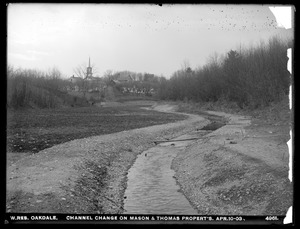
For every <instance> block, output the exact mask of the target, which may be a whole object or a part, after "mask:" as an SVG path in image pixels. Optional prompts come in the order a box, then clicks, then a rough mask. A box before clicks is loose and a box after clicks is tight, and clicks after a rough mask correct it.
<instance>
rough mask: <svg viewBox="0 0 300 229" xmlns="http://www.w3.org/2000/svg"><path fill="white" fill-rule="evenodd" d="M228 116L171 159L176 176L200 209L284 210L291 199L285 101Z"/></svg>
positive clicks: (288, 119) (210, 211) (223, 211)
mask: <svg viewBox="0 0 300 229" xmlns="http://www.w3.org/2000/svg"><path fill="white" fill-rule="evenodd" d="M209 113H210V114H214V115H219V116H223V117H227V118H228V119H229V122H228V123H227V125H225V126H223V127H221V128H220V129H218V130H216V131H214V132H212V133H210V134H209V135H206V137H205V138H203V139H201V140H198V141H197V142H195V143H194V144H193V145H191V146H190V147H189V148H188V149H187V150H186V152H184V153H182V154H179V155H177V157H176V158H175V159H174V161H173V164H172V166H173V169H174V170H175V171H176V179H177V181H178V182H179V184H180V185H181V188H182V190H183V192H184V193H185V195H186V197H187V198H188V199H189V200H190V201H191V202H192V203H193V205H194V206H195V207H196V208H197V209H198V212H199V214H220V215H224V214H225V215H270V214H271V215H272V214H274V215H285V214H286V213H287V210H288V209H289V207H290V206H291V205H292V202H293V185H292V182H290V180H289V179H288V175H289V161H290V159H291V158H290V156H289V151H288V146H287V144H286V143H287V141H288V140H289V138H290V136H289V129H290V126H291V112H290V110H289V108H288V103H284V102H282V103H280V104H277V105H275V106H273V107H271V108H269V109H268V110H261V111H256V113H254V112H252V113H251V116H245V113H244V115H232V114H227V113H223V112H214V111H211V112H209Z"/></svg>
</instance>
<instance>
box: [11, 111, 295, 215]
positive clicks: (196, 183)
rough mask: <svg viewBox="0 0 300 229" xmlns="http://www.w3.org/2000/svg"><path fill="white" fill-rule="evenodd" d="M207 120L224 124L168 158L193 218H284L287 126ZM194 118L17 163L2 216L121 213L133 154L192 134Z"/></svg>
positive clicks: (288, 191) (236, 118) (288, 194)
mask: <svg viewBox="0 0 300 229" xmlns="http://www.w3.org/2000/svg"><path fill="white" fill-rule="evenodd" d="M155 108H156V110H160V111H164V112H174V109H175V108H174V106H168V105H160V106H155ZM211 114H214V115H221V116H225V117H226V118H227V119H229V120H230V121H229V123H227V125H226V126H223V127H221V128H220V129H218V130H216V131H214V132H212V133H210V134H208V135H206V136H205V137H204V138H203V139H201V140H198V141H196V142H195V143H193V144H192V145H190V146H189V147H188V148H187V149H186V150H185V151H184V152H182V153H180V154H178V155H177V157H176V158H175V159H174V161H173V164H172V168H173V169H174V170H175V171H176V179H177V181H178V183H179V184H180V186H181V189H182V192H183V193H184V194H185V196H186V197H187V198H188V199H189V201H190V202H191V203H192V205H193V206H194V207H195V208H196V209H197V210H198V212H199V214H243V215H265V214H279V215H284V214H285V213H286V212H287V209H288V207H289V206H291V205H292V191H293V189H292V183H291V182H290V181H289V180H288V170H289V167H288V162H289V155H288V148H287V145H286V140H287V139H288V135H287V133H288V131H286V130H287V129H286V128H283V127H288V125H287V124H286V123H284V122H276V123H277V124H278V125H275V124H274V122H270V123H266V122H265V121H262V120H263V119H262V118H260V117H257V116H256V118H253V116H252V117H245V116H244V115H231V114H227V113H220V112H211ZM200 120H201V122H202V123H203V118H200V117H199V116H196V115H189V118H188V119H186V120H184V121H180V122H176V123H170V124H164V125H157V126H152V127H145V128H140V129H135V130H129V131H122V132H119V133H115V134H108V135H103V136H95V137H89V138H85V139H79V140H74V141H70V142H66V143H64V144H60V145H56V146H54V147H52V148H49V149H45V150H43V151H41V152H40V153H38V154H34V155H30V156H27V157H24V158H22V159H20V160H17V161H15V162H14V163H12V164H11V165H10V166H9V167H8V168H7V208H6V209H7V212H45V213H91V214H93V213H116V214H120V213H123V198H124V191H125V188H126V175H127V172H128V169H129V168H130V167H131V165H132V164H133V163H134V161H135V159H136V157H137V155H138V154H140V153H141V152H143V151H144V150H146V149H148V148H151V147H152V146H153V142H154V141H155V140H161V139H172V138H174V137H177V136H180V135H183V134H185V133H189V132H191V131H195V129H197V124H198V123H199V121H200ZM277 121H278V120H277ZM208 123H209V122H208V121H207V124H208ZM273 124H274V125H273Z"/></svg>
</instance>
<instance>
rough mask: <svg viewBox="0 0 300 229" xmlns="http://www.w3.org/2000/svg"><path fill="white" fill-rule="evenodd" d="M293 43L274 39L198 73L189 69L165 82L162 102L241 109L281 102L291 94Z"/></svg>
mask: <svg viewBox="0 0 300 229" xmlns="http://www.w3.org/2000/svg"><path fill="white" fill-rule="evenodd" d="M291 45H292V43H291V41H290V42H283V41H281V40H280V39H278V38H276V37H274V38H272V39H270V40H269V41H268V42H267V43H261V44H260V45H259V46H258V47H254V48H253V47H252V48H248V49H246V50H242V51H239V52H237V51H233V50H231V51H230V52H228V53H227V54H226V56H225V57H223V58H217V57H215V58H211V59H210V60H209V61H208V63H207V64H206V65H205V66H203V67H201V68H198V69H196V70H192V69H191V68H190V67H188V66H187V65H186V66H185V67H184V68H183V69H181V70H178V71H176V72H175V73H174V74H173V75H172V77H171V78H170V79H169V80H166V79H165V80H162V81H161V83H160V87H159V91H158V96H159V98H160V99H168V100H181V101H194V102H216V101H224V102H232V103H236V105H237V106H238V107H240V108H244V107H249V108H257V107H260V106H267V105H269V103H270V102H273V101H279V100H281V99H282V97H283V96H285V95H287V94H288V92H289V85H290V83H291V77H290V74H289V72H288V70H287V62H288V58H287V48H288V47H290V46H291Z"/></svg>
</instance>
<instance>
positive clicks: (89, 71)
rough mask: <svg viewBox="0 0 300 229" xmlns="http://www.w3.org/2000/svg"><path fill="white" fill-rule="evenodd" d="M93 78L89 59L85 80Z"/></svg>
mask: <svg viewBox="0 0 300 229" xmlns="http://www.w3.org/2000/svg"><path fill="white" fill-rule="evenodd" d="M92 76H93V69H92V67H91V60H90V57H89V66H88V67H87V68H86V78H87V79H88V78H91V77H92Z"/></svg>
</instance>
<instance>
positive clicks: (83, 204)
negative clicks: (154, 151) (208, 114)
mask: <svg viewBox="0 0 300 229" xmlns="http://www.w3.org/2000/svg"><path fill="white" fill-rule="evenodd" d="M172 109H173V108H172V107H170V106H168V105H161V106H156V110H159V111H171V110H172ZM199 120H202V121H203V118H201V117H199V116H196V115H189V116H188V118H187V119H186V120H183V121H179V122H176V123H169V124H163V125H155V126H151V127H145V128H140V129H134V130H128V131H122V132H118V133H114V134H107V135H101V136H94V137H88V138H84V139H77V140H73V141H69V142H66V143H63V144H59V145H56V146H53V147H51V148H48V149H45V150H42V151H41V152H39V153H37V154H32V155H30V156H26V157H23V158H21V159H18V160H16V161H14V162H13V163H9V162H8V165H9V166H8V168H7V196H6V200H7V201H6V202H7V206H6V210H7V212H18V213H20V212H38V213H91V214H93V213H94V214H95V213H121V212H122V211H123V198H124V197H123V196H124V191H125V188H126V175H127V171H128V169H129V168H130V167H131V165H132V164H133V162H134V161H135V159H136V157H137V155H138V154H139V153H141V152H143V151H144V150H146V149H148V148H151V146H153V145H154V141H155V140H161V139H167V138H174V137H177V136H180V135H182V134H184V133H187V132H189V131H191V130H193V129H194V128H195V127H196V125H197V122H198V121H199Z"/></svg>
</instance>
